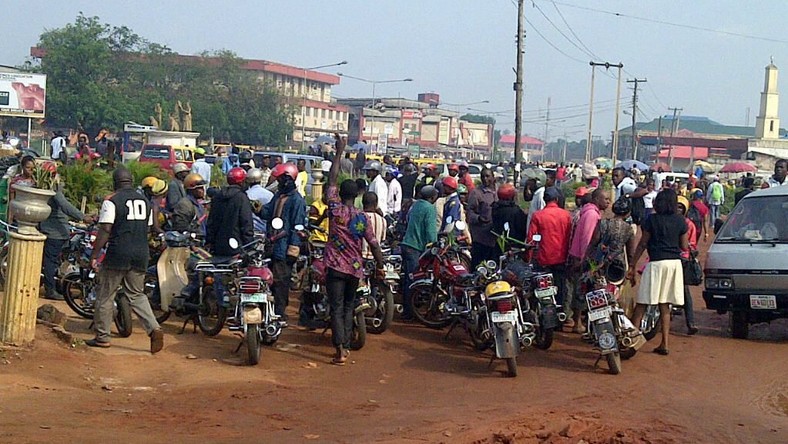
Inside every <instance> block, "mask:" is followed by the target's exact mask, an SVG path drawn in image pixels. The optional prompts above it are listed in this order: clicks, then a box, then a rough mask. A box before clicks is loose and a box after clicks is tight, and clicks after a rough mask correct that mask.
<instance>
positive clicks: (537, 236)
mask: <svg viewBox="0 0 788 444" xmlns="http://www.w3.org/2000/svg"><path fill="white" fill-rule="evenodd" d="M533 239H534V242H541V241H542V235H541V234H534V237H533Z"/></svg>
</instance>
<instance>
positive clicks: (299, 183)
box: [295, 171, 309, 197]
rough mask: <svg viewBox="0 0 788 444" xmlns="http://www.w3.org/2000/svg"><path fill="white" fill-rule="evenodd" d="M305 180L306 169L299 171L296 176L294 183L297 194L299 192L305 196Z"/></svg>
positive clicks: (306, 177) (306, 179) (307, 176)
mask: <svg viewBox="0 0 788 444" xmlns="http://www.w3.org/2000/svg"><path fill="white" fill-rule="evenodd" d="M307 182H309V175H308V174H307V173H306V171H300V172H299V173H298V175H297V176H296V180H295V183H296V189H297V190H298V194H300V195H301V197H306V184H307Z"/></svg>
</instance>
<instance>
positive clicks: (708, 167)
mask: <svg viewBox="0 0 788 444" xmlns="http://www.w3.org/2000/svg"><path fill="white" fill-rule="evenodd" d="M694 165H695V166H696V167H700V169H702V170H703V172H704V173H713V172H714V165H712V164H710V163H709V162H706V161H703V160H696V161H695V163H694ZM694 169H695V168H693V170H694Z"/></svg>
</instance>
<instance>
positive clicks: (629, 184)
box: [615, 177, 638, 200]
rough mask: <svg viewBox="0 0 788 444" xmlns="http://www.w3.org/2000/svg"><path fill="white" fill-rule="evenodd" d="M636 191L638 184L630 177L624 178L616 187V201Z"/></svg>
mask: <svg viewBox="0 0 788 444" xmlns="http://www.w3.org/2000/svg"><path fill="white" fill-rule="evenodd" d="M637 189H638V184H637V183H635V180H634V179H632V178H631V177H625V178H623V179H622V180H621V183H619V184H618V186H616V199H615V200H618V198H620V197H621V196H622V195H624V194H631V193H633V192H635V190H637Z"/></svg>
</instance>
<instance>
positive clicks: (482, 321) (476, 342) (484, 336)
mask: <svg viewBox="0 0 788 444" xmlns="http://www.w3.org/2000/svg"><path fill="white" fill-rule="evenodd" d="M485 331H486V333H485ZM469 333H470V336H471V342H473V348H475V349H476V350H478V351H485V350H487V349H488V348H490V347H492V346H493V344H494V342H495V341H494V339H493V337H492V333H491V332H490V321H489V319H487V313H486V312H484V313H482V312H479V313H478V315H477V318H476V325H475V326H473V327H472V328H471V329H470V330H469Z"/></svg>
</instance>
